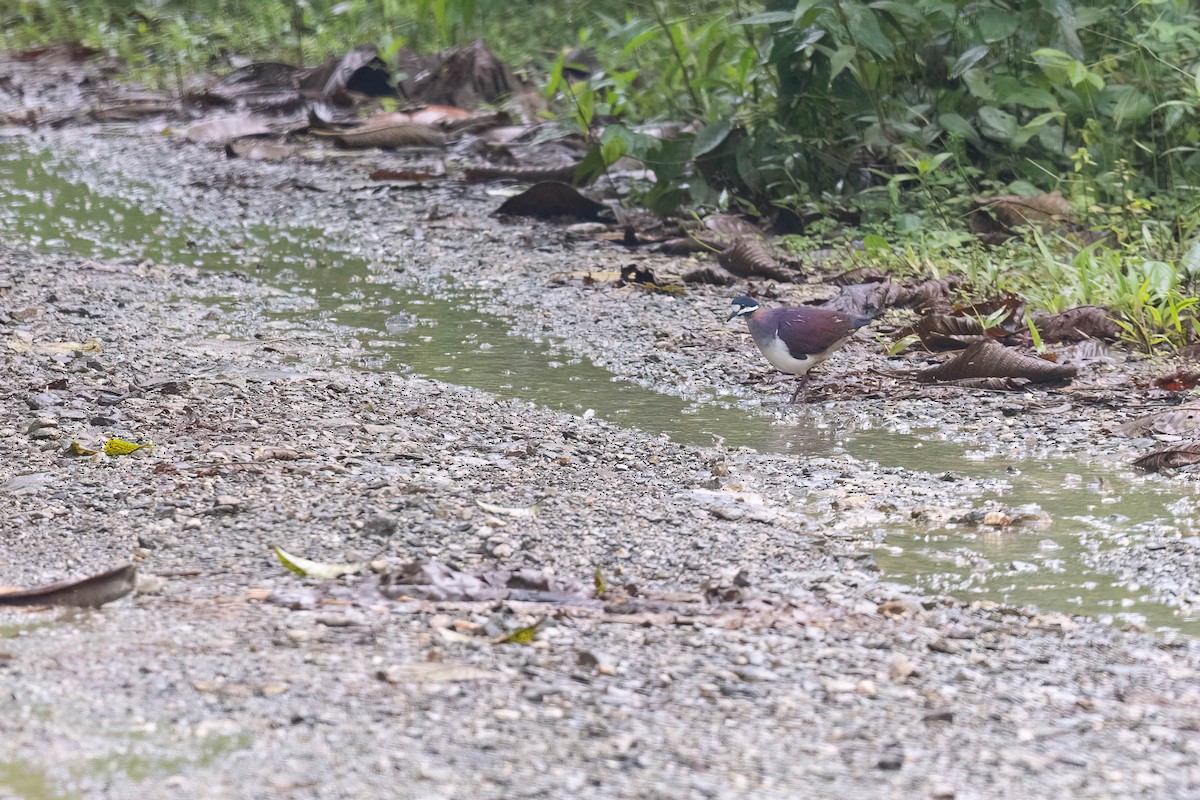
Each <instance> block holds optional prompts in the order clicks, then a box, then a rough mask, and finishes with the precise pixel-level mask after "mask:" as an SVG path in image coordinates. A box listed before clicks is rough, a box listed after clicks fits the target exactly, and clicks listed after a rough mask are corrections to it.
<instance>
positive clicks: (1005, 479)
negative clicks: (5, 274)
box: [0, 144, 1200, 635]
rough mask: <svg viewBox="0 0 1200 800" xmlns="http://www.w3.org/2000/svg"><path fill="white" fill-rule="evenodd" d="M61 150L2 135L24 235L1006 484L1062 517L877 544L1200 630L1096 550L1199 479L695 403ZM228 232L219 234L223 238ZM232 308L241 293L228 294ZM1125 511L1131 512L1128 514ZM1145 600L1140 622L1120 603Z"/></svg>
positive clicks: (353, 323) (713, 438) (765, 434)
mask: <svg viewBox="0 0 1200 800" xmlns="http://www.w3.org/2000/svg"><path fill="white" fill-rule="evenodd" d="M71 170H72V167H71V165H70V164H68V163H66V162H63V161H61V160H59V158H58V157H57V156H55V155H52V154H50V153H48V152H40V153H36V154H35V153H30V152H29V151H27V150H24V149H21V147H20V146H19V145H15V144H13V145H7V146H3V147H0V223H2V224H3V225H4V226H5V228H6V229H7V231H8V237H9V238H10V239H13V240H16V241H24V242H27V243H30V244H32V245H34V246H37V247H41V248H43V249H59V250H70V251H73V252H77V253H80V254H82V255H85V256H92V257H97V258H107V259H114V258H122V257H136V258H149V259H152V260H154V261H156V262H161V263H182V264H187V265H192V266H197V267H201V268H206V269H223V270H229V269H237V270H240V271H242V272H246V273H249V274H251V275H254V276H255V277H258V278H260V279H261V280H263V281H265V282H267V283H268V284H269V285H271V286H274V287H276V288H278V289H280V290H281V292H280V295H279V296H278V297H277V298H276V300H277V302H274V303H273V304H272V306H273V308H272V310H271V319H272V322H271V324H272V325H276V326H284V327H286V326H297V327H301V326H305V327H308V326H311V324H312V321H313V320H322V321H325V322H329V323H335V324H338V325H341V326H345V327H347V328H350V329H352V330H353V331H354V335H355V337H356V338H357V339H358V342H359V343H360V344H361V355H360V356H358V357H357V359H356V361H355V365H357V366H360V367H363V368H368V369H377V370H389V371H402V372H407V373H410V374H416V375H423V376H427V377H432V378H437V379H439V380H443V381H447V382H451V383H456V384H461V385H466V386H472V387H475V388H479V389H483V390H486V391H488V392H492V393H494V394H496V395H498V396H501V397H515V398H520V399H524V400H530V401H533V402H536V403H538V404H539V405H542V406H546V407H549V408H553V409H560V410H565V411H569V412H572V413H577V414H579V413H587V412H589V410H590V411H591V412H593V413H595V414H596V415H597V416H599V417H601V418H604V419H607V420H610V421H612V422H614V423H617V424H620V425H623V426H628V427H636V428H640V429H641V430H643V431H646V432H648V433H652V434H664V435H667V436H670V437H671V438H672V439H674V440H676V441H679V442H682V443H685V444H694V445H702V446H708V445H712V444H715V443H723V444H725V445H728V446H733V447H737V446H744V447H751V448H754V449H755V450H758V451H759V452H763V453H780V454H788V453H804V454H806V455H830V454H836V453H848V454H850V455H852V456H854V457H856V458H860V459H864V460H868V461H872V462H875V463H878V464H880V465H882V466H894V467H904V468H907V469H913V470H923V471H928V472H932V473H934V474H941V473H944V472H946V471H947V468H948V467H949V469H950V471H951V472H952V473H954V474H957V475H962V476H966V477H974V478H986V479H992V480H995V481H1000V482H1002V483H1001V484H1000V485H1002V486H1003V488H1002V489H999V490H997V491H996V492H995V493H994V494H992V495H990V496H986V497H984V498H982V499H985V500H986V499H996V500H999V501H1000V502H1002V503H1003V504H1004V505H1005V506H1008V507H1013V506H1020V505H1025V504H1030V503H1037V504H1040V505H1041V506H1042V507H1043V508H1044V509H1045V510H1046V511H1047V512H1049V513H1050V514H1051V515H1052V516H1053V522H1052V524H1051V525H1050V526H1049V528H1047V529H1045V530H1030V529H1028V528H1013V529H1008V530H995V529H992V528H985V527H973V526H966V525H961V524H960V525H943V526H935V527H933V528H929V529H888V530H884V531H881V532H882V533H884V534H886V542H885V543H884V545H883V546H882V547H880V548H879V549H878V550H877V551H876V555H877V560H878V563H879V565H880V567H881V568H882V570H883V572H884V574H885V575H887V576H888V577H889V578H890V579H893V580H898V581H905V582H910V583H913V584H915V585H917V586H920V587H922V588H923V589H925V590H926V591H929V592H932V593H943V594H951V595H954V596H957V597H960V598H962V599H971V598H987V599H991V600H997V601H1001V602H1006V603H1013V604H1026V603H1035V604H1037V605H1039V606H1040V607H1042V608H1043V609H1046V610H1057V611H1064V612H1068V613H1082V614H1089V615H1092V616H1096V617H1099V618H1109V617H1112V618H1113V621H1114V622H1115V623H1117V624H1123V623H1125V622H1128V621H1137V622H1141V621H1142V620H1143V619H1144V624H1145V625H1146V626H1147V627H1148V628H1150V629H1154V628H1157V627H1169V628H1174V629H1179V630H1182V631H1185V632H1187V633H1189V634H1192V635H1200V618H1198V617H1190V618H1189V617H1184V616H1181V615H1180V614H1179V613H1178V612H1177V611H1175V610H1174V609H1171V608H1168V607H1166V606H1162V605H1158V604H1155V603H1152V602H1148V601H1147V598H1146V590H1145V589H1143V588H1141V587H1136V586H1128V585H1123V584H1120V583H1119V582H1117V581H1115V580H1114V579H1113V578H1112V577H1111V576H1108V575H1105V574H1103V573H1099V572H1096V571H1094V570H1091V569H1089V568H1088V567H1087V566H1086V564H1085V562H1084V559H1086V557H1088V556H1089V555H1090V554H1092V553H1095V552H1097V551H1099V550H1101V549H1103V548H1106V547H1113V546H1116V542H1117V541H1118V540H1120V539H1122V538H1124V539H1127V540H1128V539H1134V540H1136V538H1137V537H1138V536H1139V535H1143V534H1145V533H1146V531H1147V530H1148V529H1150V528H1152V527H1153V526H1168V527H1180V526H1191V525H1192V522H1193V521H1192V520H1191V519H1190V518H1188V519H1184V520H1176V519H1175V515H1173V514H1172V513H1171V511H1170V509H1168V505H1170V504H1171V503H1173V502H1175V501H1177V500H1178V499H1179V498H1180V497H1181V496H1184V495H1188V494H1190V493H1191V489H1189V488H1188V487H1180V486H1176V485H1173V484H1170V483H1169V482H1167V481H1165V480H1161V479H1155V478H1147V477H1142V476H1138V475H1135V474H1133V473H1132V472H1119V473H1104V474H1101V473H1099V472H1097V471H1096V470H1094V469H1092V468H1090V467H1088V466H1086V465H1083V464H1080V463H1077V462H1074V461H1071V460H1069V459H1062V460H1054V461H1040V462H1031V461H1021V462H1012V463H1009V462H1004V461H1002V460H998V459H989V460H987V461H971V460H969V459H968V458H966V457H965V456H966V454H965V448H963V447H961V446H959V445H953V444H949V443H946V442H939V441H936V440H933V437H932V436H930V437H928V438H922V437H921V436H920V434H922V433H926V434H928V433H929V432H920V431H918V432H917V434H918V435H902V434H896V433H890V432H887V431H881V430H861V431H856V432H845V431H843V432H838V431H834V430H832V429H831V428H828V427H822V426H820V425H819V424H815V423H813V422H811V421H807V422H802V423H798V424H794V425H775V424H772V423H771V422H770V421H768V420H767V419H766V418H764V417H761V416H757V415H755V414H753V413H750V412H746V411H742V410H738V409H727V408H722V407H720V406H717V405H711V404H694V403H689V402H688V401H685V400H682V399H680V398H677V397H674V396H671V395H665V394H658V393H656V392H652V391H649V390H647V389H645V388H642V387H640V386H638V385H636V384H634V383H632V382H629V381H625V380H622V379H620V378H618V377H615V376H613V375H612V374H611V373H609V372H607V371H606V370H603V369H601V368H599V367H596V366H595V365H594V364H592V363H591V362H589V361H588V360H586V359H582V358H578V357H574V356H572V355H571V354H570V353H568V352H565V351H563V350H561V349H560V348H557V347H556V346H554V345H553V344H550V345H546V344H539V343H535V342H532V341H530V340H528V339H524V338H518V337H515V336H509V335H507V334H506V332H505V331H506V330H507V327H508V326H507V324H506V323H505V321H504V320H502V319H500V318H497V317H493V316H489V315H487V314H485V313H481V312H479V311H478V310H476V309H475V308H474V307H473V305H472V302H471V298H470V297H469V296H467V295H458V296H453V295H451V296H448V297H440V298H433V297H429V296H427V295H420V294H414V293H411V292H407V291H405V290H403V289H400V288H397V287H394V286H391V285H389V284H387V283H383V282H380V281H379V280H378V278H377V276H376V275H374V274H373V273H372V272H371V271H370V270H369V269H368V268H367V266H366V265H365V264H364V263H362V262H360V261H356V260H355V259H354V258H352V257H350V256H347V255H345V254H341V253H338V252H336V251H333V250H331V249H329V246H328V244H327V243H326V242H324V241H323V239H322V236H321V235H320V233H319V232H314V231H304V230H291V231H280V230H279V229H277V228H274V227H272V228H268V227H266V226H253V225H251V226H247V227H244V228H241V229H239V231H238V233H237V234H236V235H235V236H232V237H230V236H224V237H223V236H214V235H213V234H212V233H210V232H207V231H205V230H203V229H202V228H200V227H199V226H197V225H196V224H194V223H193V222H191V221H189V220H187V219H183V218H179V219H166V218H164V217H161V216H158V215H156V214H153V213H148V212H146V211H144V210H142V209H141V208H139V207H138V205H137V203H136V202H135V201H131V200H129V199H125V198H117V197H112V196H108V195H105V194H102V193H99V192H97V191H94V190H93V189H91V188H89V186H87V185H86V183H84V182H77V181H73V180H72V179H70V178H69V177H66V176H69V175H70V174H71ZM202 243H215V244H216V245H217V247H215V248H214V247H211V246H209V245H208V244H202ZM212 302H213V303H214V304H215V305H218V306H226V305H227V306H228V307H229V308H230V310H232V309H233V308H234V307H235V305H236V298H213V300H212ZM1114 515H1115V516H1114ZM1130 614H1135V615H1137V614H1140V615H1142V617H1141V618H1138V617H1128V616H1121V615H1130Z"/></svg>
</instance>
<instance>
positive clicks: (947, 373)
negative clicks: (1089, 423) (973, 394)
mask: <svg viewBox="0 0 1200 800" xmlns="http://www.w3.org/2000/svg"><path fill="white" fill-rule="evenodd" d="M1077 372H1078V370H1077V369H1076V368H1075V367H1073V366H1070V365H1064V364H1051V363H1050V362H1049V361H1046V360H1044V359H1041V358H1034V357H1032V356H1027V355H1025V354H1023V353H1019V352H1017V351H1016V350H1013V349H1012V348H1010V347H1005V346H1004V345H1002V344H997V343H996V342H993V341H980V342H975V343H974V344H972V345H971V346H969V347H968V348H967V349H966V350H964V351H962V353H960V354H958V355H957V356H955V357H954V358H952V359H950V360H949V361H946V362H945V363H943V364H939V365H938V366H936V367H934V368H932V369H927V370H924V371H922V372H918V373H916V374H915V375H914V376H913V377H915V378H916V379H917V380H919V381H923V382H927V383H928V382H934V381H959V380H964V379H967V378H1026V379H1028V380H1030V381H1032V382H1033V383H1043V382H1046V381H1061V380H1067V379H1069V378H1073V377H1075V374H1076V373H1077Z"/></svg>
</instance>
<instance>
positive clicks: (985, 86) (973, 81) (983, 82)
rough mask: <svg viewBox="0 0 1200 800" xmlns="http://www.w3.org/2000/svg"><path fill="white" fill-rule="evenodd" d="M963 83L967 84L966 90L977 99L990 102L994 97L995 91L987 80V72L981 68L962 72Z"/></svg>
mask: <svg viewBox="0 0 1200 800" xmlns="http://www.w3.org/2000/svg"><path fill="white" fill-rule="evenodd" d="M962 79H963V83H965V84H966V85H967V91H968V92H970V93H971V96H972V97H974V98H975V99H977V100H983V101H984V102H992V101H994V100H995V99H996V93H995V92H994V91H992V85H991V83H989V82H988V79H987V73H985V72H984V71H983V70H981V69H969V70H967V71H966V72H964V73H963V74H962Z"/></svg>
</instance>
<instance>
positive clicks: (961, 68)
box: [950, 44, 988, 78]
mask: <svg viewBox="0 0 1200 800" xmlns="http://www.w3.org/2000/svg"><path fill="white" fill-rule="evenodd" d="M987 54H988V46H987V45H986V44H981V45H979V46H978V47H972V48H971V49H970V50H968V51H967V52H965V53H963V54H962V55H961V56H959V57H958V60H957V61H955V62H954V66H953V67H952V68H951V69H950V77H951V78H959V77H962V74H963V73H964V72H966V71H967V70H969V69H970V68H971V67H973V66H975V65H976V64H978V63H979V62H980V61H982V60H983V59H984V58H985V57H987Z"/></svg>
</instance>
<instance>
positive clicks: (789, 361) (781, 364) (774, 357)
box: [754, 333, 822, 375]
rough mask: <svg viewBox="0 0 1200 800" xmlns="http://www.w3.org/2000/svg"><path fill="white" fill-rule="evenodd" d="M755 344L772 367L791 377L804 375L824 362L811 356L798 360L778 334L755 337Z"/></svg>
mask: <svg viewBox="0 0 1200 800" xmlns="http://www.w3.org/2000/svg"><path fill="white" fill-rule="evenodd" d="M754 343H755V344H757V345H758V349H759V350H761V351H762V354H763V355H764V356H766V357H767V361H769V362H770V364H771V366H772V367H774V368H775V369H777V370H779V371H780V372H786V373H788V374H790V375H803V374H804V373H806V372H808V371H809V370H810V369H812V368H813V367H814V366H816V365H817V363H818V362H819V361H821V360H822V359H821V358H820V357H816V356H813V355H809V354H800V357H799V358H797V356H796V355H793V354H792V352H791V351H790V350H789V349H788V346H787V345H786V344H784V341H783V339H780V338H779V335H778V334H774V333H773V334H772V335H771V336H770V337H767V336H763V337H761V338H760V337H758V336H755V337H754Z"/></svg>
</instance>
